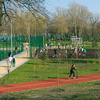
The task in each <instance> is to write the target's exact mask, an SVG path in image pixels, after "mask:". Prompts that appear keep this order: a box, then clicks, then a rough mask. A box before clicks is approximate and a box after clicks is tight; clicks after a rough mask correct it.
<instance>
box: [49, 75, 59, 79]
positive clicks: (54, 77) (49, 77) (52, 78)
mask: <svg viewBox="0 0 100 100" xmlns="http://www.w3.org/2000/svg"><path fill="white" fill-rule="evenodd" d="M48 78H50V79H56V78H57V77H52V76H51V77H48Z"/></svg>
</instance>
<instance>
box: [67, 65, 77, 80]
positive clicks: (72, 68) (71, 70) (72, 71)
mask: <svg viewBox="0 0 100 100" xmlns="http://www.w3.org/2000/svg"><path fill="white" fill-rule="evenodd" d="M74 70H76V68H75V64H73V65H72V66H71V69H70V75H69V78H68V79H70V77H71V75H72V74H73V78H74V79H75V72H74Z"/></svg>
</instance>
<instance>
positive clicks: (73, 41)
mask: <svg viewBox="0 0 100 100" xmlns="http://www.w3.org/2000/svg"><path fill="white" fill-rule="evenodd" d="M71 40H72V44H75V45H76V48H75V53H76V59H78V44H82V38H77V35H76V36H71Z"/></svg>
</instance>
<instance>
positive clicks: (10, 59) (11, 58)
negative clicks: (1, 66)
mask: <svg viewBox="0 0 100 100" xmlns="http://www.w3.org/2000/svg"><path fill="white" fill-rule="evenodd" d="M12 60H13V57H12V56H11V55H10V57H9V66H10V67H12Z"/></svg>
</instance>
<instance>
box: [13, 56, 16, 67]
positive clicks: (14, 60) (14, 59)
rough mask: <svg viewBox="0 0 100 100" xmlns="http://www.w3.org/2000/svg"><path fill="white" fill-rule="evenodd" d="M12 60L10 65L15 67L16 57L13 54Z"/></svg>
mask: <svg viewBox="0 0 100 100" xmlns="http://www.w3.org/2000/svg"><path fill="white" fill-rule="evenodd" d="M12 61H13V64H12V65H13V66H14V67H15V64H16V58H15V56H13V60H12Z"/></svg>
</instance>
